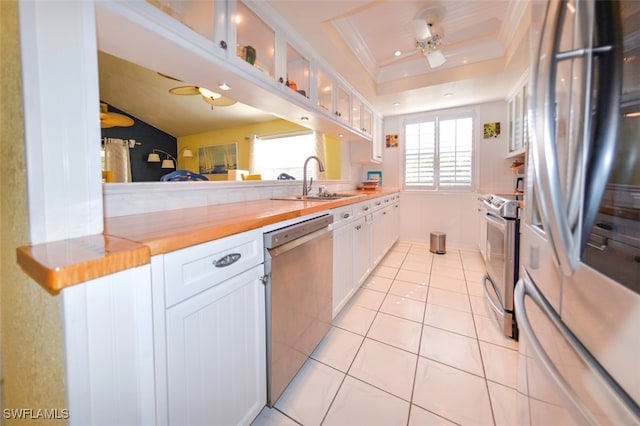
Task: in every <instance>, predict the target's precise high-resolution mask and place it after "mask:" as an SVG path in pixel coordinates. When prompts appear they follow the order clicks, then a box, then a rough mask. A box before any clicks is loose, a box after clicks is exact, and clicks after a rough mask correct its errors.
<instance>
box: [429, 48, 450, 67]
mask: <svg viewBox="0 0 640 426" xmlns="http://www.w3.org/2000/svg"><path fill="white" fill-rule="evenodd" d="M426 56H427V61H428V62H429V66H430V67H431V68H438V67H439V66H442V65H443V64H444V63H445V62H447V58H445V57H444V55H443V54H442V52H441V51H439V50H429V51H427V54H426Z"/></svg>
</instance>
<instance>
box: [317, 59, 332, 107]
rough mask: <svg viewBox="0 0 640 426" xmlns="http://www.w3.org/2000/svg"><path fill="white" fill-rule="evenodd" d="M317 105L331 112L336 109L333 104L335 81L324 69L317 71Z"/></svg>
mask: <svg viewBox="0 0 640 426" xmlns="http://www.w3.org/2000/svg"><path fill="white" fill-rule="evenodd" d="M316 98H317V99H316V106H317V107H318V108H319V109H320V110H322V111H327V112H329V113H333V112H334V111H335V109H334V106H333V82H332V81H331V75H329V73H327V72H326V71H324V70H322V69H318V72H317V73H316Z"/></svg>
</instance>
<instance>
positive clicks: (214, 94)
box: [198, 87, 222, 99]
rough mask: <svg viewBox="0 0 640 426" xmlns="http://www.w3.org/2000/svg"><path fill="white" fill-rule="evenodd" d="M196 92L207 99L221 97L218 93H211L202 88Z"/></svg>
mask: <svg viewBox="0 0 640 426" xmlns="http://www.w3.org/2000/svg"><path fill="white" fill-rule="evenodd" d="M198 92H200V94H201V95H202V96H204V97H205V98H209V99H218V98H221V97H222V95H221V94H220V93H216V92H212V91H211V90H209V89H205V88H204V87H198Z"/></svg>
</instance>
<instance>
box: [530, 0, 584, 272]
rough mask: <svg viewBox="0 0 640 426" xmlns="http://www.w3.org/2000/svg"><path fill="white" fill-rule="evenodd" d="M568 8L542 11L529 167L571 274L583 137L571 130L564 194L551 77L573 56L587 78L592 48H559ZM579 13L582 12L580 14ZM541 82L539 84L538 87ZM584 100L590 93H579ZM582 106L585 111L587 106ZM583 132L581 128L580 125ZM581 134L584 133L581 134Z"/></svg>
mask: <svg viewBox="0 0 640 426" xmlns="http://www.w3.org/2000/svg"><path fill="white" fill-rule="evenodd" d="M566 13H567V8H566V6H565V4H564V2H562V1H552V2H549V6H548V10H547V16H546V19H545V23H544V26H545V27H546V26H547V25H551V26H552V27H551V28H550V29H549V30H547V29H546V28H545V29H544V31H543V34H549V35H552V36H551V40H546V39H545V37H544V36H543V37H542V39H541V47H540V49H541V51H540V52H539V60H538V63H537V65H536V70H535V80H534V92H533V93H536V94H538V99H537V102H536V104H535V108H536V109H537V110H536V111H534V116H533V118H534V120H536V122H534V125H533V126H532V127H533V129H535V131H534V132H533V133H532V136H531V139H532V141H533V145H534V149H532V154H533V166H534V171H535V180H534V183H535V185H536V190H537V193H538V194H539V197H538V200H539V207H540V212H541V215H542V219H543V223H544V227H545V231H546V232H547V235H548V239H549V242H550V243H551V246H552V247H553V251H554V254H555V258H556V263H557V264H558V265H559V266H560V268H561V269H562V271H563V273H564V274H565V275H572V274H573V273H574V272H575V270H576V268H577V266H578V261H579V259H578V251H577V246H576V244H575V236H574V234H573V232H574V230H575V231H577V228H576V227H575V226H572V224H571V223H570V221H573V222H576V221H577V217H578V214H579V196H578V194H579V190H580V188H579V181H578V179H579V178H580V175H581V174H582V171H583V169H582V168H581V167H582V165H583V163H582V161H581V158H580V157H581V155H583V154H582V148H581V144H580V141H581V140H582V138H581V137H580V136H579V135H578V133H575V134H576V142H577V143H576V148H575V152H574V153H573V155H572V156H571V158H572V159H573V162H574V164H573V166H574V167H572V169H573V171H574V173H572V178H571V180H572V181H571V182H567V188H565V189H566V191H567V196H566V197H565V196H564V195H563V185H562V181H561V179H560V159H559V156H558V152H557V150H556V146H557V141H556V114H557V112H556V97H555V96H556V78H557V74H558V68H559V64H560V62H562V61H565V60H571V59H574V58H578V57H583V58H584V57H586V58H587V60H586V61H585V62H586V63H587V64H588V68H587V70H586V72H585V75H586V76H587V77H586V78H585V81H586V82H588V81H589V80H590V75H591V55H592V52H591V49H585V48H581V49H575V50H572V51H569V52H560V38H561V36H562V23H563V20H564V17H565V14H566ZM580 16H582V14H580ZM538 86H542V87H538ZM581 89H582V90H583V97H584V96H585V95H586V93H588V91H590V89H591V87H590V85H589V84H588V83H586V84H583V85H582V87H581ZM583 99H584V100H585V101H586V104H589V102H588V99H589V98H583ZM589 110H590V108H589V106H588V105H585V109H584V111H589ZM584 111H583V110H582V108H577V113H584ZM583 118H584V120H585V122H584V126H583V129H587V130H586V134H588V129H589V128H590V125H591V117H590V115H589V114H586V115H585V116H584V117H583ZM581 131H582V130H581ZM583 134H584V133H583Z"/></svg>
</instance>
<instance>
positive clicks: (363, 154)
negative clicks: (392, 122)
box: [350, 110, 385, 164]
mask: <svg viewBox="0 0 640 426" xmlns="http://www.w3.org/2000/svg"><path fill="white" fill-rule="evenodd" d="M367 111H368V113H367V117H370V119H371V124H370V125H369V126H368V127H367V128H369V129H371V130H370V131H368V132H366V133H363V134H364V135H365V136H367V137H368V138H370V140H368V141H366V142H354V143H352V144H351V146H350V148H351V160H352V161H353V162H358V163H375V164H380V163H381V162H382V149H383V146H384V143H385V141H384V136H383V135H382V118H381V117H380V116H378V115H376V114H373V113H371V114H370V115H369V113H370V112H371V111H370V110H367Z"/></svg>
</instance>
